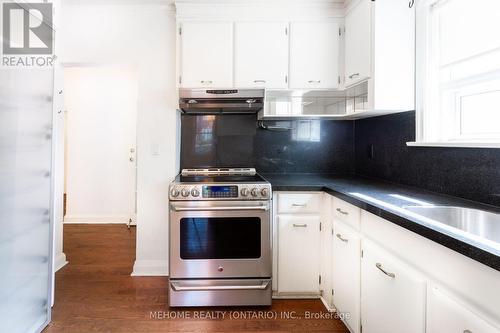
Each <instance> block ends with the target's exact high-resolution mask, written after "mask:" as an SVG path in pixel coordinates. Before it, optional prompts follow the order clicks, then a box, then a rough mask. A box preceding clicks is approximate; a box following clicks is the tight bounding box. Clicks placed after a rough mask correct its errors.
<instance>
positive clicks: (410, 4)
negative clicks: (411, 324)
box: [408, 0, 472, 333]
mask: <svg viewBox="0 0 500 333" xmlns="http://www.w3.org/2000/svg"><path fill="white" fill-rule="evenodd" d="M414 4H415V0H410V3H409V4H408V7H409V8H413V5H414ZM467 331H468V332H466V331H464V333H472V332H471V331H469V330H467Z"/></svg>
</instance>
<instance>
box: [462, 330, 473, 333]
mask: <svg viewBox="0 0 500 333" xmlns="http://www.w3.org/2000/svg"><path fill="white" fill-rule="evenodd" d="M464 333H472V331H471V330H464Z"/></svg>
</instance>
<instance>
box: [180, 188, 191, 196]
mask: <svg viewBox="0 0 500 333" xmlns="http://www.w3.org/2000/svg"><path fill="white" fill-rule="evenodd" d="M189 193H190V192H189V190H188V189H187V188H183V189H182V191H181V194H182V196H183V197H187V196H189Z"/></svg>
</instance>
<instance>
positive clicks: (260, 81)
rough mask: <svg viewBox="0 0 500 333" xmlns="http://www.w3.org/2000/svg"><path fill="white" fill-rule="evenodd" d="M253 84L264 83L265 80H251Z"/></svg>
mask: <svg viewBox="0 0 500 333" xmlns="http://www.w3.org/2000/svg"><path fill="white" fill-rule="evenodd" d="M253 82H254V83H266V80H253Z"/></svg>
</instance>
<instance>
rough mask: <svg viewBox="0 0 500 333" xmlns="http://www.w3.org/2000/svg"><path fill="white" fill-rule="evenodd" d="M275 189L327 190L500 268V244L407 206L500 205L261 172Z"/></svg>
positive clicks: (350, 180)
mask: <svg viewBox="0 0 500 333" xmlns="http://www.w3.org/2000/svg"><path fill="white" fill-rule="evenodd" d="M261 175H262V176H263V177H264V178H266V179H267V180H268V181H269V182H270V183H271V185H272V188H273V190H274V191H324V192H327V193H329V194H331V195H333V196H336V197H338V198H340V199H342V200H345V201H347V202H349V203H351V204H353V205H355V206H357V207H359V208H361V209H364V210H366V211H368V212H370V213H372V214H375V215H378V216H380V217H381V218H384V219H386V220H388V221H390V222H393V223H395V224H397V225H399V226H401V227H403V228H406V229H408V230H410V231H413V232H415V233H417V234H419V235H421V236H423V237H425V238H428V239H430V240H432V241H435V242H437V243H439V244H441V245H443V246H445V247H447V248H450V249H452V250H454V251H456V252H459V253H461V254H463V255H465V256H467V257H469V258H472V259H474V260H476V261H478V262H480V263H482V264H484V265H487V266H489V267H491V268H493V269H496V270H498V271H500V243H495V242H493V241H488V240H483V239H481V238H479V237H477V236H474V235H471V234H468V233H465V232H462V231H460V230H458V229H455V228H452V227H449V226H446V225H444V224H442V223H437V222H435V221H433V220H431V219H428V218H425V217H423V216H420V215H418V214H416V213H412V212H410V211H408V210H405V209H404V207H407V206H427V205H435V206H458V207H467V208H475V209H480V210H486V211H490V212H494V213H499V214H500V208H499V207H495V206H489V205H484V204H481V203H478V202H474V201H469V200H465V199H460V198H457V197H452V196H448V195H443V194H438V193H434V192H429V191H426V190H422V189H418V188H415V187H409V186H404V185H398V184H394V183H388V182H383V181H378V180H373V179H369V178H364V177H359V176H339V175H332V174H307V173H291V174H272V173H264V174H261Z"/></svg>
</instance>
